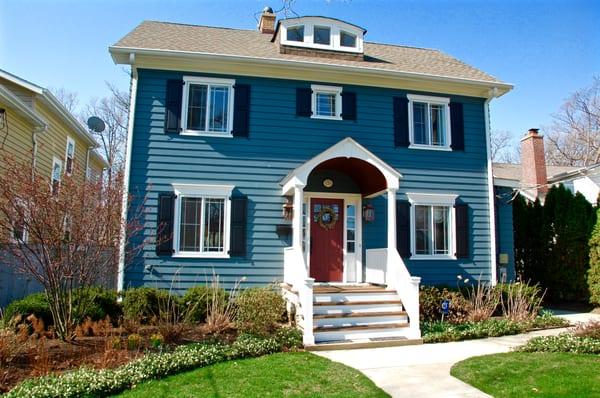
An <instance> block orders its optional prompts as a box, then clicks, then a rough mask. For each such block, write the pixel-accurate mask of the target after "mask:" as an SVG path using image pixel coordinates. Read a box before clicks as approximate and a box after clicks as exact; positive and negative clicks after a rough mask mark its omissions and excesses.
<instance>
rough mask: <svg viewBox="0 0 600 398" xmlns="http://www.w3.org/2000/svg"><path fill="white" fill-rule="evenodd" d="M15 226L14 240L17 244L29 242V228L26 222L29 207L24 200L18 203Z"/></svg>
mask: <svg viewBox="0 0 600 398" xmlns="http://www.w3.org/2000/svg"><path fill="white" fill-rule="evenodd" d="M15 207H16V208H15V213H16V214H15V215H16V217H15V224H14V225H13V240H14V241H15V242H23V243H26V242H27V235H28V234H27V226H26V220H27V217H28V212H27V207H26V206H25V202H24V201H22V200H18V201H17V205H16V206H15Z"/></svg>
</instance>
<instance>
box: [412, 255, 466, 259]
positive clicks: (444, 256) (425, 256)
mask: <svg viewBox="0 0 600 398" xmlns="http://www.w3.org/2000/svg"><path fill="white" fill-rule="evenodd" d="M409 260H456V256H450V255H445V254H414V255H412V256H410V259H409Z"/></svg>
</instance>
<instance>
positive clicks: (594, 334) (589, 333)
mask: <svg viewBox="0 0 600 398" xmlns="http://www.w3.org/2000/svg"><path fill="white" fill-rule="evenodd" d="M573 334H574V335H575V336H577V337H589V338H590V339H594V340H600V322H599V321H590V322H588V323H583V324H580V325H577V327H576V328H575V331H573Z"/></svg>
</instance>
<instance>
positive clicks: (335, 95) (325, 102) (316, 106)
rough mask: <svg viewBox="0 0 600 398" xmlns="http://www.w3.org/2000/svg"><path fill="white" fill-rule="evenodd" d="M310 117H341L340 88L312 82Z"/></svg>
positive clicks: (335, 118)
mask: <svg viewBox="0 0 600 398" xmlns="http://www.w3.org/2000/svg"><path fill="white" fill-rule="evenodd" d="M311 89H312V109H311V110H312V117H313V118H315V119H332V120H341V119H342V88H341V87H335V86H319V85H315V84H313V85H312V86H311Z"/></svg>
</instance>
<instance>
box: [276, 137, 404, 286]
mask: <svg viewBox="0 0 600 398" xmlns="http://www.w3.org/2000/svg"><path fill="white" fill-rule="evenodd" d="M327 175H336V176H338V177H340V178H337V180H339V181H342V185H344V186H343V187H340V186H339V185H340V184H338V186H336V185H335V183H336V181H333V180H334V179H333V178H331V179H330V178H326V176H327ZM342 176H345V177H346V178H341V177H342ZM401 177H402V175H401V174H400V173H399V172H398V171H397V170H395V169H394V168H392V167H391V166H389V165H388V164H386V163H385V162H384V161H382V160H381V159H379V158H378V157H377V156H375V155H374V154H373V153H372V152H370V151H368V150H367V149H366V148H365V147H363V146H362V145H360V144H359V143H358V142H356V141H355V140H353V139H352V138H345V139H344V140H342V141H340V142H339V143H337V144H335V145H333V146H332V147H330V148H328V149H327V150H325V151H323V152H322V153H320V154H319V155H317V156H315V157H314V158H312V159H310V160H308V161H307V162H305V163H304V164H302V165H300V166H299V167H297V168H296V169H294V170H293V171H292V172H290V173H289V174H288V175H287V176H286V177H285V178H284V179H283V180H282V181H281V185H282V195H285V196H293V207H294V212H293V220H292V228H293V237H292V247H291V248H290V249H291V250H292V251H295V252H296V253H302V254H303V256H302V257H303V262H304V265H305V270H306V276H307V277H308V276H311V277H316V279H317V281H324V282H346V281H352V282H355V281H360V279H361V276H362V272H360V267H361V256H362V247H361V241H362V234H361V230H360V229H361V228H360V227H361V221H362V200H363V199H365V198H373V197H376V196H380V195H386V196H387V219H388V220H390V221H391V222H388V223H387V248H388V249H394V250H395V249H396V191H397V189H398V187H399V179H400V178H401ZM315 180H317V181H316V182H315ZM326 180H329V181H326ZM345 180H348V182H347V183H345V184H344V183H343V181H345ZM339 181H338V182H339ZM351 182H352V183H354V184H352V183H351ZM328 183H329V184H331V183H334V185H332V186H330V187H327V186H326V185H328ZM303 205H305V209H306V216H307V217H306V218H304V219H303V212H302V209H303ZM323 209H326V210H327V211H330V210H332V209H333V214H334V217H335V218H336V219H337V218H340V221H341V223H339V224H335V223H334V225H335V226H334V227H331V228H325V227H323V225H322V222H321V221H322V220H321V219H319V217H321V216H322V215H323V214H321V213H322V210H323ZM351 212H352V214H351ZM348 220H351V221H352V222H356V225H355V228H356V229H355V230H354V231H352V228H349V226H350V225H351V224H350V223H351V221H348ZM346 221H347V222H346ZM317 222H321V223H320V225H321V227H322V228H317V227H316V225H317ZM303 223H304V224H303ZM339 228H344V230H343V231H339V230H338V229H339ZM303 231H304V232H305V237H306V242H305V244H304V245H303ZM351 232H352V236H354V234H356V238H355V239H356V241H353V240H350V239H348V236H349V235H350V233H351ZM311 238H313V239H311ZM315 238H316V239H315ZM353 243H356V247H354V246H352V244H353ZM311 255H312V257H313V258H312V261H311ZM341 255H343V258H341V257H339V256H341ZM296 258H299V256H297V257H296ZM340 261H342V262H343V264H344V278H343V279H342V280H341V279H340V277H339V272H338V273H336V272H333V271H331V270H332V269H336V268H338V269H339V267H340ZM324 263H325V264H324ZM352 264H356V266H357V270H356V272H355V273H354V274H352V273H349V272H347V270H348V269H351V268H348V267H352V266H353V265H352ZM317 267H320V268H327V267H329V270H330V271H331V272H329V273H323V272H321V273H318V272H316V271H317ZM287 270H289V266H286V272H287ZM311 270H312V272H311ZM327 275H329V277H330V278H331V280H327V277H328V276H327ZM336 275H337V276H336ZM347 275H355V276H356V278H355V279H352V278H347Z"/></svg>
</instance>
